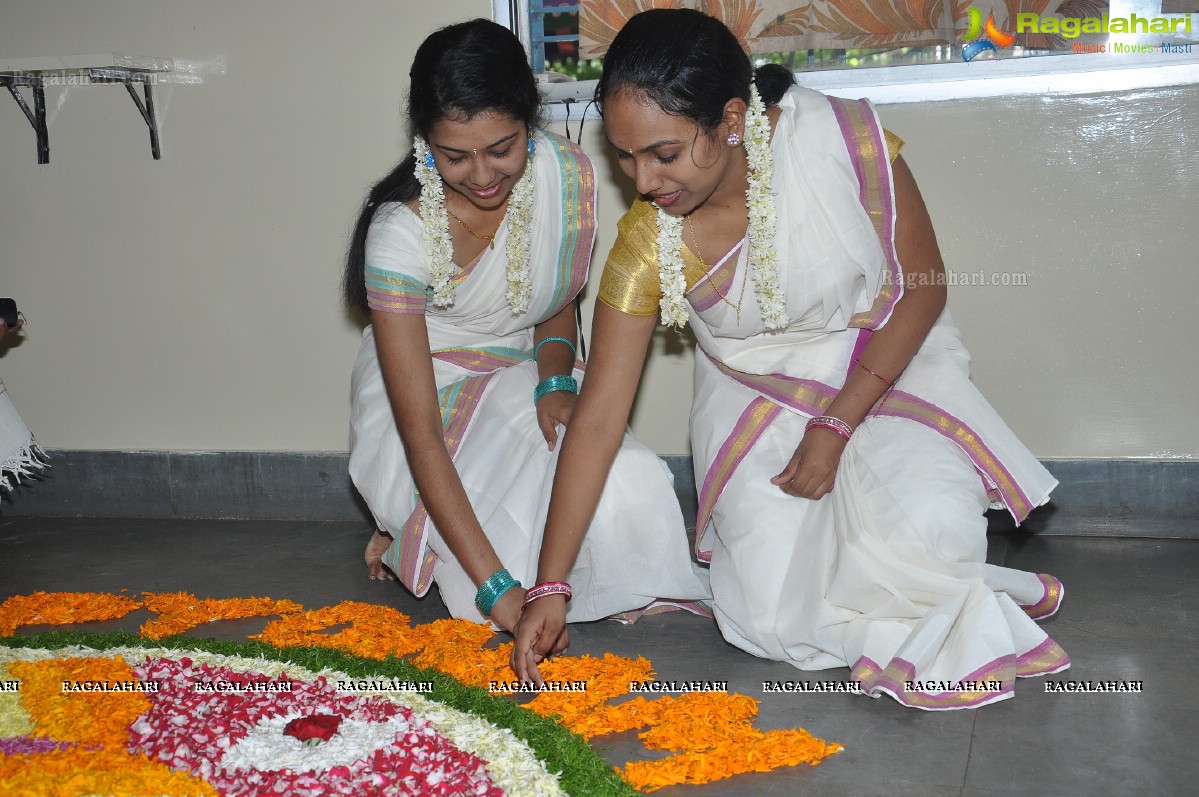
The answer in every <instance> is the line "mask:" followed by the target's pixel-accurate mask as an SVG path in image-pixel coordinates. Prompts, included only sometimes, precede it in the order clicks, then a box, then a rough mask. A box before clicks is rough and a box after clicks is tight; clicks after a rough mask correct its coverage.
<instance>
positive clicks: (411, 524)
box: [387, 373, 491, 597]
mask: <svg viewBox="0 0 1199 797" xmlns="http://www.w3.org/2000/svg"><path fill="white" fill-rule="evenodd" d="M490 380H491V374H490V373H488V374H480V375H478V376H472V377H469V378H467V379H465V380H463V381H462V382H459V383H457V384H455V385H451V386H450V387H449V388H447V389H445V390H444V391H443V395H442V400H441V418H442V435H443V437H444V439H445V445H446V449H447V450H448V451H449V453H450V457H451V458H453V457H454V456H455V455H456V454H457V453H458V448H459V447H460V446H461V444H462V439H463V437H464V436H465V434H466V430H467V428H468V427H469V426H470V421H471V419H472V418H473V417H474V413H475V410H477V409H478V406H479V402H480V400H481V399H482V397H483V392H484V390H485V389H486V388H487V383H488V382H489V381H490ZM428 521H429V513H428V510H426V509H425V502H424V501H422V500H420V499H419V498H418V499H417V502H416V506H415V507H414V508H413V510H412V514H410V515H409V516H408V520H407V521H405V523H404V526H403V527H402V528H401V529H400V531H399V533H398V534H397V535H396V539H395V542H393V543H392V545H391V548H389V549H388V552H387V558H388V565H389V566H391V569H392V570H393V571H395V574H396V575H397V576H398V577H399V579H400V581H401V583H403V584H404V586H405V587H407V588H408V589H410V590H411V591H412V593H413V594H414V595H416V596H417V597H420V596H422V595H424V594H425V593H426V592H428V591H429V587H430V586H431V585H432V579H433V568H434V566H435V565H436V563H437V557H436V556H435V555H434V554H433V552H432V551H431V550H429V545H428V539H429V529H428Z"/></svg>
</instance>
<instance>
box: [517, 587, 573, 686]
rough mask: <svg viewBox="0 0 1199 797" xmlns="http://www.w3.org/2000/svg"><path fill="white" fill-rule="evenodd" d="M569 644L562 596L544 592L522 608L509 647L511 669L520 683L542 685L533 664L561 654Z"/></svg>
mask: <svg viewBox="0 0 1199 797" xmlns="http://www.w3.org/2000/svg"><path fill="white" fill-rule="evenodd" d="M569 645H570V632H569V631H568V630H567V628H566V599H565V598H563V597H562V596H561V595H547V596H546V597H544V598H539V599H538V600H535V601H533V602H532V603H530V604H529V605H528V606H526V607H525V611H524V614H523V615H521V618H520V623H519V624H518V625H517V627H516V644H515V645H513V646H512V671H513V672H514V673H516V677H517V678H519V679H520V680H521V681H523V682H526V683H528V682H531V683H534V684H536V685H537V686H542V685H544V684H545V679H543V678H542V677H541V671H540V670H539V669H538V668H537V665H538V664H540V663H541V662H543V661H545V660H546V659H548V658H549V657H550V656H556V655H558V654H559V653H564V652H565V651H566V648H567V647H568V646H569Z"/></svg>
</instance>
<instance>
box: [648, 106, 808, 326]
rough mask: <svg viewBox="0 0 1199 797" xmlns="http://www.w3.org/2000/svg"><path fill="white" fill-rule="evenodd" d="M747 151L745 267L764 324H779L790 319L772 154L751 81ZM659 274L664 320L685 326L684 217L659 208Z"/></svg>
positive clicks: (763, 115) (762, 111) (767, 127)
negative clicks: (777, 239)
mask: <svg viewBox="0 0 1199 797" xmlns="http://www.w3.org/2000/svg"><path fill="white" fill-rule="evenodd" d="M745 155H746V159H747V160H748V161H749V174H748V175H747V179H748V183H749V187H748V188H747V189H746V191H745V207H746V210H747V211H748V213H749V227H748V229H747V232H746V238H747V239H748V241H749V268H750V274H751V275H752V278H753V283H754V293H756V294H757V297H758V307H759V308H760V309H761V311H762V320H763V321H764V322H765V324H766V328H767V329H783V328H784V327H786V326H787V324H788V319H787V308H786V304H785V302H784V300H783V294H782V291H781V290H780V289H779V276H778V252H777V251H776V250H775V248H774V235H775V231H776V230H777V228H778V219H777V218H776V216H775V212H774V197H773V195H772V194H771V191H770V184H771V181H772V180H773V179H774V155H773V154H772V153H771V151H770V124H769V123H768V122H767V121H766V107H765V105H763V103H762V98H761V97H760V96H758V89H757V87H756V86H754V85H752V84H751V85H750V88H749V112H748V113H747V114H746V116H745ZM658 273H659V279H660V280H661V286H662V300H661V303H660V307H661V310H662V323H663V324H665V325H667V326H671V325H673V326H677V327H680V328H681V327H683V326H685V325H686V323H687V312H686V310H685V309H684V307H683V296H684V294H685V292H686V288H687V283H686V279H685V277H684V276H683V219H682V217H681V216H672V215H670V214H669V213H667V212H666V211H665V210H663V209H662V208H661V207H659V208H658Z"/></svg>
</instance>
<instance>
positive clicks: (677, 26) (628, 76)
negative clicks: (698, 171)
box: [595, 8, 794, 134]
mask: <svg viewBox="0 0 1199 797" xmlns="http://www.w3.org/2000/svg"><path fill="white" fill-rule="evenodd" d="M751 81H753V82H755V83H756V85H757V87H758V94H759V95H760V96H761V97H762V102H763V103H765V104H766V105H768V106H769V105H777V104H778V101H779V100H780V99H781V98H782V96H783V94H785V93H786V91H787V89H788V88H790V86H791V84H792V83H793V82H794V79H793V78H792V76H791V73H790V72H789V71H787V69H786V68H784V67H782V66H778V65H777V64H767V65H766V66H763V67H759V68H758V70H757V72H756V73H755V72H754V68H753V66H752V65H751V64H750V62H749V56H747V55H746V54H745V50H743V49H742V48H741V44H740V43H739V42H738V41H737V37H735V36H734V35H733V34H732V32H731V31H730V30H729V29H728V28H727V27H725V25H724V23H722V22H721V21H720V20H718V19H716V18H715V17H710V16H708V15H707V14H704V13H702V12H699V11H694V10H692V9H688V8H671V9H666V8H659V9H651V10H649V11H643V12H641V13H640V14H637V15H635V16H634V17H632V18H631V19H630V20H629V21H628V22H627V23H626V24H625V26H624V27H623V28H621V29H620V32H619V33H617V34H616V38H615V39H613V40H612V44H611V46H609V47H608V53H607V55H605V56H604V72H603V74H602V75H601V76H600V79H599V84H598V85H597V86H596V87H595V102H596V104H597V105H599V106H600V112H601V114H602V113H603V105H604V100H606V99H609V98H610V97H613V96H615V95H616V94H618V93H620V92H622V91H630V90H631V91H634V92H636V93H638V94H640V95H641V96H643V97H645V98H646V99H648V100H649V101H650V102H652V103H654V104H655V105H657V106H658V107H659V108H661V109H662V110H663V111H665V112H666V113H668V114H672V115H674V116H683V117H686V118H688V119H690V120H692V121H693V122H695V123H696V124H697V125H699V127H700V129H702V130H704V131H707V132H708V133H709V134H711V133H712V131H714V130H716V128H717V127H718V126H719V125H720V122H721V120H722V119H723V118H724V106H725V103H727V102H728V101H729V100H731V99H732V98H733V97H740V98H741V99H743V100H745V101H746V102H749V86H750V82H751Z"/></svg>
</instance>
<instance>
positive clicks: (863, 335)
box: [845, 329, 874, 379]
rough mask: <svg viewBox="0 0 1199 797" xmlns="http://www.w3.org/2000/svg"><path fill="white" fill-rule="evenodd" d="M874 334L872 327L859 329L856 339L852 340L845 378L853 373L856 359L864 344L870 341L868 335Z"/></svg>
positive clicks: (856, 362)
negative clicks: (851, 349)
mask: <svg viewBox="0 0 1199 797" xmlns="http://www.w3.org/2000/svg"><path fill="white" fill-rule="evenodd" d="M873 334H874V330H872V329H859V330H858V339H857V340H855V341H854V344H853V353H852V354H850V355H849V365H847V366H846V367H845V378H846V379H849V375H850V374H852V373H853V369H854V366H855V365H857V364H858V359H859V358H861V356H862V352H863V351H865V350H866V344H867V343H869V342H870V336H871V335H873Z"/></svg>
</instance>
